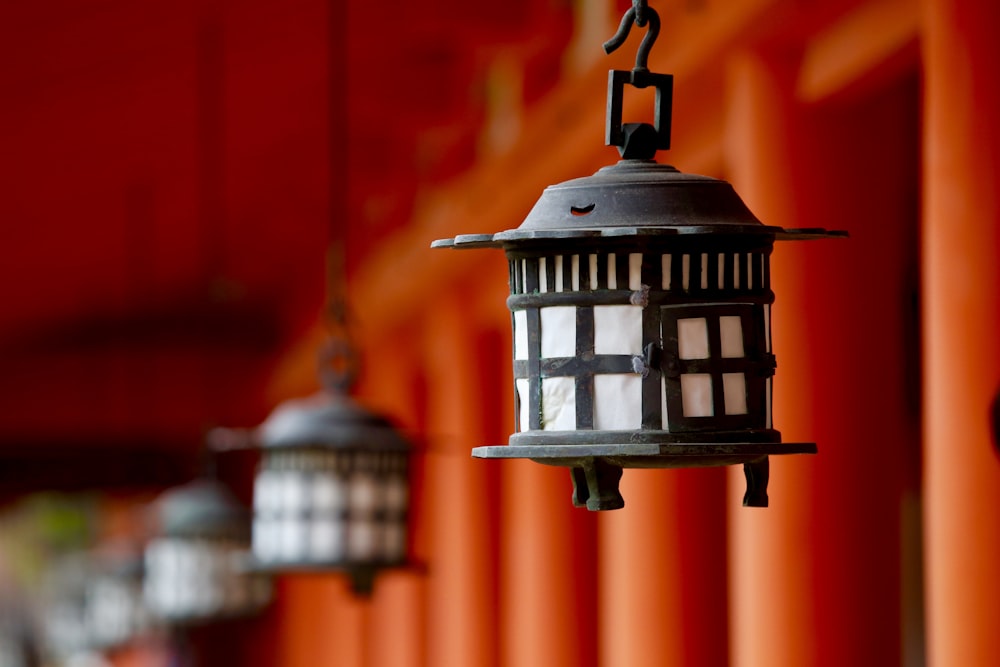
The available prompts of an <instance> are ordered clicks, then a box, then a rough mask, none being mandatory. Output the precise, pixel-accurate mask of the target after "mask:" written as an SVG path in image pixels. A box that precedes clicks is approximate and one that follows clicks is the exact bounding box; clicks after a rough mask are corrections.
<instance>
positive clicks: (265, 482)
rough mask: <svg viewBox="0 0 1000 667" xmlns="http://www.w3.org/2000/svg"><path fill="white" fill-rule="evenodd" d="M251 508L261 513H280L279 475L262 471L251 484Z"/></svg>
mask: <svg viewBox="0 0 1000 667" xmlns="http://www.w3.org/2000/svg"><path fill="white" fill-rule="evenodd" d="M253 507H254V510H256V511H257V512H261V513H270V512H280V511H281V473H279V472H274V471H272V470H262V471H260V472H259V473H258V474H257V477H256V478H255V479H254V483H253Z"/></svg>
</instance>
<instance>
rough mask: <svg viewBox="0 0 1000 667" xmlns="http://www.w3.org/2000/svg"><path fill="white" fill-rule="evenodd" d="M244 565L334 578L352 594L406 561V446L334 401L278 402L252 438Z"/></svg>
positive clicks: (333, 396) (384, 424)
mask: <svg viewBox="0 0 1000 667" xmlns="http://www.w3.org/2000/svg"><path fill="white" fill-rule="evenodd" d="M257 437H258V440H259V441H260V444H261V446H262V449H263V453H262V456H261V462H260V466H259V469H258V471H257V476H256V478H255V481H254V520H253V557H254V561H255V564H256V565H257V566H258V567H261V568H263V569H267V570H272V571H285V570H340V571H344V572H347V573H348V574H349V575H350V576H351V579H352V583H353V584H354V587H355V589H356V590H357V591H358V592H366V591H367V590H369V589H370V587H371V585H372V577H373V576H374V573H375V572H376V571H377V570H379V569H382V568H386V567H398V566H400V565H403V564H404V563H405V562H406V560H407V521H408V508H409V457H410V449H411V448H410V445H409V443H408V442H406V441H405V440H404V439H403V438H402V437H401V436H400V435H399V433H398V432H397V431H396V429H395V428H394V427H393V426H392V424H390V423H389V422H388V421H387V420H385V419H384V418H382V417H380V416H378V415H376V414H374V413H372V412H369V411H368V410H366V409H365V408H363V407H362V406H361V405H359V404H358V403H356V402H354V401H353V400H352V399H351V398H350V397H348V396H347V395H345V394H342V393H335V392H323V393H321V394H318V395H316V396H313V397H310V398H306V399H299V400H291V401H286V402H285V403H283V404H281V405H280V406H278V407H277V408H276V409H275V410H274V412H273V413H272V414H271V415H270V416H269V417H268V419H267V420H266V421H265V422H264V423H263V424H262V425H261V426H260V428H259V429H258V435H257Z"/></svg>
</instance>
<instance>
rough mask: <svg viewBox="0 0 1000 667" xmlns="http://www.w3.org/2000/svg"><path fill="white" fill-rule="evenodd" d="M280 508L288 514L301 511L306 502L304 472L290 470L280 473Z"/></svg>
mask: <svg viewBox="0 0 1000 667" xmlns="http://www.w3.org/2000/svg"><path fill="white" fill-rule="evenodd" d="M280 475H281V481H280V487H279V488H280V498H281V500H280V503H281V510H282V511H283V512H287V513H289V514H298V513H300V512H303V511H304V510H305V508H306V504H307V503H308V496H307V493H308V491H307V488H308V484H309V481H308V478H307V477H306V475H305V473H301V472H296V471H292V470H288V471H285V472H283V473H280Z"/></svg>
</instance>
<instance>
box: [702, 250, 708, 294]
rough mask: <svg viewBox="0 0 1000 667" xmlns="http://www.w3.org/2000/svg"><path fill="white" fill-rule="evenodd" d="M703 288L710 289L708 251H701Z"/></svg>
mask: <svg viewBox="0 0 1000 667" xmlns="http://www.w3.org/2000/svg"><path fill="white" fill-rule="evenodd" d="M701 288H702V289H708V253H707V252H703V253H701Z"/></svg>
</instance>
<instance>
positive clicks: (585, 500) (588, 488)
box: [570, 458, 625, 512]
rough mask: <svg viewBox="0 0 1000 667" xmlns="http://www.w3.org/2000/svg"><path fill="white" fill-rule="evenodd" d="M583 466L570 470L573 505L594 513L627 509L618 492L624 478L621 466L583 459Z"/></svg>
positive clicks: (599, 460)
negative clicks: (620, 482) (619, 483)
mask: <svg viewBox="0 0 1000 667" xmlns="http://www.w3.org/2000/svg"><path fill="white" fill-rule="evenodd" d="M580 463H581V464H582V465H580V466H574V467H572V468H570V476H571V477H572V479H573V504H574V505H575V506H577V507H584V506H586V508H587V509H588V510H590V511H592V512H594V511H601V510H617V509H621V508H622V507H625V499H624V498H622V494H621V493H619V492H618V482H619V481H620V480H621V478H622V469H621V468H620V467H619V466H616V465H611V464H610V463H605V462H604V461H603V460H601V459H594V458H591V459H583V460H582V461H581V462H580Z"/></svg>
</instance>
